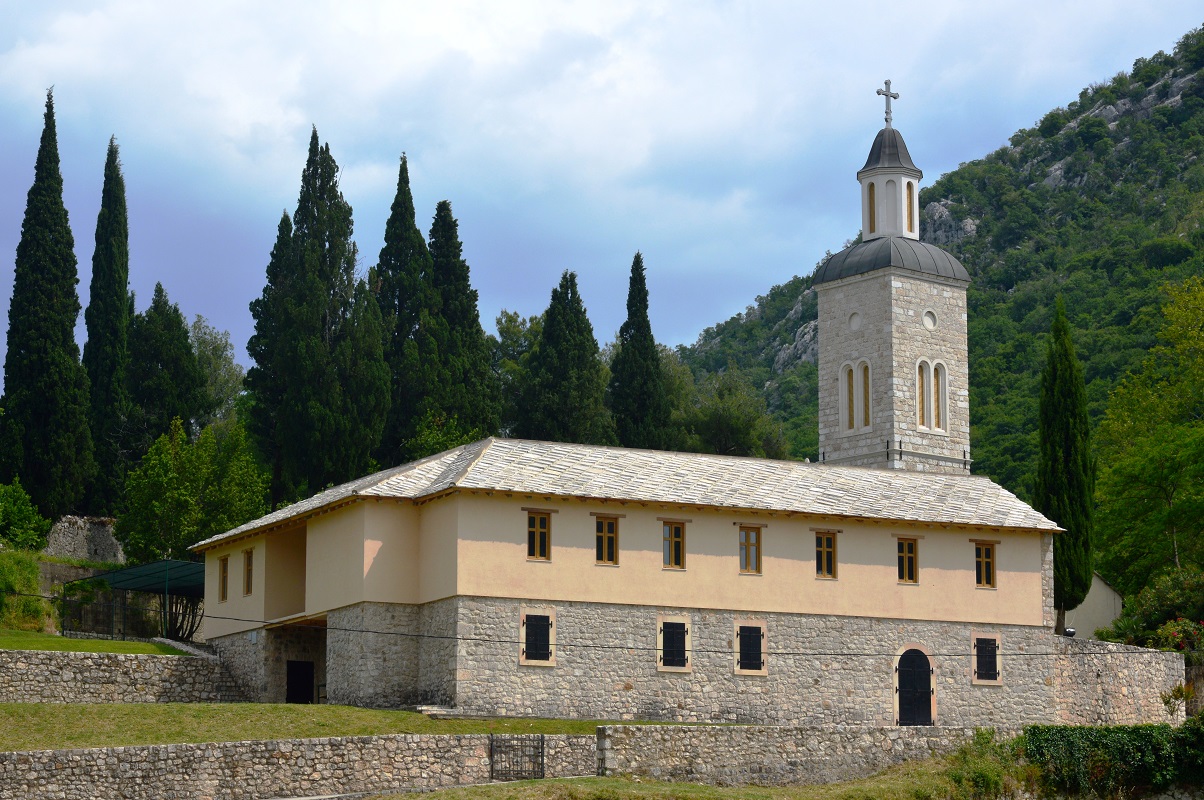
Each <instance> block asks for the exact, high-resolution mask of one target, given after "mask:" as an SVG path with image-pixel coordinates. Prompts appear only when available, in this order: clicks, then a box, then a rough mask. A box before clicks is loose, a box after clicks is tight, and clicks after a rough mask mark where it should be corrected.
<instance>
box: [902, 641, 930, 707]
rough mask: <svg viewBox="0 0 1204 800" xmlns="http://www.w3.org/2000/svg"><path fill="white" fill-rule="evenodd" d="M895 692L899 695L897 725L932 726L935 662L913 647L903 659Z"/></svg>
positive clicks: (906, 652)
mask: <svg viewBox="0 0 1204 800" xmlns="http://www.w3.org/2000/svg"><path fill="white" fill-rule="evenodd" d="M895 693H896V694H898V696H899V698H898V699H899V716H898V718H897V719H896V720H895V724H896V725H931V724H932V695H933V686H932V662H931V661H929V660H928V656H927V654H925V653H924V651H922V650H917V649H915V648H914V647H913V648H912V649H910V650H907V651H905V652H904V653H903V655H901V656H899V664H898V666H896V667H895Z"/></svg>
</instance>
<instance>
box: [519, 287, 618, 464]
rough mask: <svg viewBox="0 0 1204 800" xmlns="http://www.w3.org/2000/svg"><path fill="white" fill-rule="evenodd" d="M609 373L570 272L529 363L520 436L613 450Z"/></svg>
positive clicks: (555, 293) (555, 297)
mask: <svg viewBox="0 0 1204 800" xmlns="http://www.w3.org/2000/svg"><path fill="white" fill-rule="evenodd" d="M605 392H606V367H605V366H604V365H603V364H602V361H601V359H600V358H599V357H598V341H597V340H596V339H595V338H594V329H593V326H592V325H590V322H589V317H588V316H587V315H586V313H585V305H584V303H582V302H581V295H580V294H579V293H578V291H577V275H576V274H575V273H572V272H568V271H566V272H565V273H564V274H563V275H562V276H561V278H560V285H559V286H557V287H556V288H555V289H553V290H552V300H551V303H550V304H549V305H548V310H547V311H546V312H544V321H543V329H542V330H541V331H540V337H539V342H538V344H537V345H536V347H535V351H534V352H533V353H532V354H531V358H530V361H529V362H528V368H527V373H526V375H525V377H524V385H523V387H522V392H521V395H520V397H519V403H518V409H517V417H518V419H517V421H516V424H515V435H516V436H519V437H521V438H525V439H543V440H545V441H554V442H580V443H582V444H614V443H615V429H614V420H613V419H612V418H611V416H610V412H609V411H607V410H606V405H605V403H604V402H603V400H604V395H605Z"/></svg>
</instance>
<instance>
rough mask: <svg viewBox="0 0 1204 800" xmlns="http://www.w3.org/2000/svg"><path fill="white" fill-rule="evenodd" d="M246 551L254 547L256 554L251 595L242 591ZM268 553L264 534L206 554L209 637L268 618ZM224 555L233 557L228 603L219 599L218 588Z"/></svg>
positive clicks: (255, 625) (247, 627) (206, 627)
mask: <svg viewBox="0 0 1204 800" xmlns="http://www.w3.org/2000/svg"><path fill="white" fill-rule="evenodd" d="M244 550H254V553H255V555H254V556H253V562H252V565H251V584H252V585H251V594H250V595H244V594H243V593H242V590H243V571H242V570H243V560H242V559H243V556H242V554H243V551H244ZM264 552H265V542H264V537H262V536H257V537H255V538H253V539H243V540H242V541H239V542H235V543H234V544H230V545H226V546H225V547H217V548H214V549H213V550H209V551H207V552H206V553H205V619H204V623H203V629H202V633H203V634H204V636H205V638H206V639H212V638H214V637H217V636H226V635H227V634H231V633H238V632H240V631H245V630H250V629H251V628H258V627H259V626H260V623H259V620H262V619H264V598H265V596H266V588H265V582H264V576H265V559H264ZM223 556H226V557H229V559H230V572H229V582H228V583H227V592H226V601H225V602H221V601H219V600H218V597H220V595H221V593H220V592H219V591H218V581H219V571H218V570H219V567H218V562H219V561H220V560H221V558H222V557H223Z"/></svg>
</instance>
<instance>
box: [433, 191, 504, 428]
mask: <svg viewBox="0 0 1204 800" xmlns="http://www.w3.org/2000/svg"><path fill="white" fill-rule="evenodd" d="M430 253H431V281H430V283H431V288H432V290H433V291H434V292H435V295H436V305H435V306H434V308H435V309H437V317H438V318H437V319H434V320H432V323H433V324H432V328H431V331H432V335H433V336H434V337H435V343H436V346H437V347H438V348H439V363H440V371H441V372H442V374H441V375H439V376H438V378H437V379H436V380H435V382H434V383H432V384H431V385H430V387H429V388H430V390H431V393H430V395H429V398H430V399H429V404H428V406H427V408H426V409H425V410H426V411H431V410H434V411H439V412H442V413H443V414H445V415H447V416H448V417H450V418H453V419H455V420H457V421H458V422H459V425H460V427H462V428H465V429H477V430H480V431H483V432H486V433H493V432H494V431H496V430H497V428H498V425H499V423H500V421H501V392H500V387H499V386H498V382H497V377H496V376H495V375H494V373H493V370H492V369H491V368H490V352H489V344H488V342H487V341H486V338H485V331H484V330H482V328H481V318H480V314H479V312H478V311H477V292H476V289H473V288H472V285H471V283H470V282H469V276H468V262H467V261H465V260H464V258H463V246H462V245H461V243H460V233H459V225H458V224H457V222H456V218H455V217H453V216H452V208H451V203H449V202H448V201H446V200H441V201H440V202H439V204H438V205H437V206H436V208H435V220H434V222H433V223H432V224H431V234H430Z"/></svg>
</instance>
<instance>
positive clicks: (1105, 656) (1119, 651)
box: [1052, 636, 1184, 725]
mask: <svg viewBox="0 0 1204 800" xmlns="http://www.w3.org/2000/svg"><path fill="white" fill-rule="evenodd" d="M1054 642H1055V644H1056V645H1057V650H1056V652H1057V653H1058V657H1057V658H1056V659H1055V660H1054V665H1053V676H1052V679H1053V688H1054V700H1055V703H1056V706H1055V710H1056V712H1057V718H1056V720H1054V722H1055V724H1056V723H1060V724H1063V725H1136V724H1142V723H1151V722H1169V723H1171V724H1176V723H1179V722H1182V721H1183V719H1184V710H1183V709H1182V708H1180V709H1179V711H1178V712H1177V713H1176V714H1174V715H1169V714H1168V713H1167V709H1166V706H1165V705H1164V704H1163V702H1162V697H1161V693H1162V692H1164V691H1167V690H1169V689H1171V688H1173V687H1174V686H1177V685H1178V684H1180V683H1182V682H1183V679H1184V666H1183V655H1182V654H1181V653H1170V652H1162V651H1159V650H1146V649H1144V648H1141V647H1131V646H1129V645H1124V644H1117V643H1115V642H1097V641H1091V640H1086V639H1067V638H1065V637H1061V636H1059V637H1055V639H1054Z"/></svg>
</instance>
